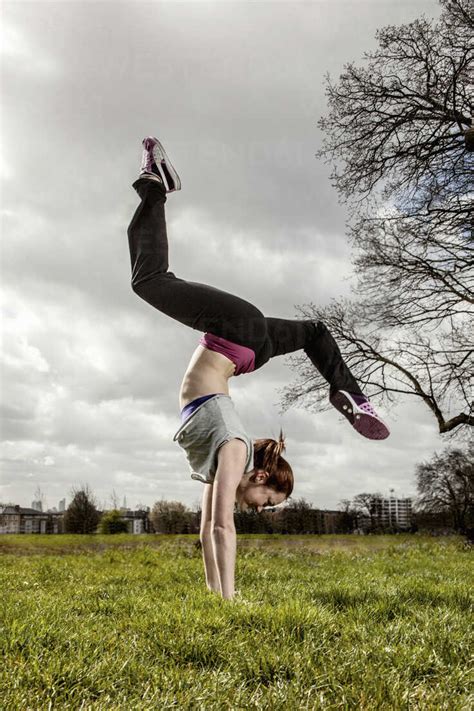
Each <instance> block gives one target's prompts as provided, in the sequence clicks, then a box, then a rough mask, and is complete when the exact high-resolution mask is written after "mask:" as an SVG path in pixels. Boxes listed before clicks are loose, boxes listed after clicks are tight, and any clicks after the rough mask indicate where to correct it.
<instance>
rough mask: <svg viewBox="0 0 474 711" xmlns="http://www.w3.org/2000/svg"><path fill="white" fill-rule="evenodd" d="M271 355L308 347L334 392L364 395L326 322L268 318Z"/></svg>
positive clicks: (316, 364)
mask: <svg viewBox="0 0 474 711" xmlns="http://www.w3.org/2000/svg"><path fill="white" fill-rule="evenodd" d="M266 321H267V333H268V337H269V340H270V341H271V344H272V346H271V356H270V357H271V358H273V357H275V356H279V355H285V354H286V353H293V352H295V351H298V350H304V352H305V353H306V355H307V356H308V358H309V359H310V360H311V362H312V363H313V365H314V366H315V367H316V368H317V370H318V371H319V372H320V373H321V375H322V376H323V378H325V380H327V382H328V383H329V392H330V394H333V393H335V392H336V391H337V390H347V391H348V392H351V393H355V394H362V391H361V389H360V388H359V385H358V384H357V380H356V379H355V378H354V376H353V375H352V373H351V371H350V370H349V368H348V366H347V365H346V363H345V362H344V360H343V358H342V355H341V351H340V350H339V347H338V345H337V343H336V341H335V340H334V338H333V337H332V335H331V333H330V332H329V330H328V329H327V328H326V326H325V325H324V323H323V322H322V321H316V322H315V321H304V320H301V321H298V320H291V319H279V318H268V317H267V319H266Z"/></svg>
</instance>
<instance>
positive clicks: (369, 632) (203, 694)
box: [0, 535, 474, 711]
mask: <svg viewBox="0 0 474 711" xmlns="http://www.w3.org/2000/svg"><path fill="white" fill-rule="evenodd" d="M196 540H197V537H196V536H130V535H118V536H87V537H86V536H38V535H37V536H26V535H25V536H7V535H4V536H2V537H1V539H0V551H1V553H2V555H1V557H0V566H1V581H2V584H1V595H2V621H1V628H2V629H1V630H0V638H1V640H2V642H1V644H2V655H3V660H2V661H3V663H2V664H0V708H1V709H2V710H3V709H5V710H8V711H9V710H10V709H11V710H15V711H17V710H21V711H23V710H27V709H32V710H34V711H37V710H39V709H45V710H46V709H51V710H53V709H81V710H85V709H104V710H105V709H107V711H109V710H110V709H124V710H127V711H131V710H132V709H133V710H134V709H137V710H138V709H140V711H144V710H148V709H150V710H151V709H153V710H155V709H156V710H158V711H161V710H162V709H206V711H207V710H208V709H212V710H214V709H232V711H233V710H234V709H242V710H243V709H245V710H246V711H248V710H250V709H281V710H282V711H283V709H284V710H285V711H288V710H289V711H292V710H293V709H294V710H295V711H296V710H298V711H299V709H367V710H370V711H373V710H374V709H377V710H378V709H387V710H388V709H390V711H391V710H392V709H410V710H411V709H423V710H425V709H433V710H436V711H440V710H442V709H446V711H455V710H457V709H463V710H464V709H465V710H466V711H467V709H471V708H472V707H473V705H474V694H473V679H472V672H470V670H472V660H471V661H470V659H469V651H470V647H471V649H472V642H470V640H472V636H473V635H472V632H473V629H472V597H471V596H470V590H472V589H473V582H474V581H473V577H474V576H473V567H472V553H471V552H470V551H469V550H468V548H467V547H466V546H465V545H464V543H463V541H462V539H460V538H456V537H452V538H442V539H430V538H423V537H421V536H376V537H356V536H287V537H284V536H241V537H239V542H238V549H239V550H238V560H237V576H236V577H237V588H238V589H239V591H240V594H239V596H238V598H237V599H236V600H235V601H224V600H222V599H221V598H220V597H218V596H217V595H215V594H213V593H211V592H209V591H207V590H206V588H205V586H204V582H203V566H202V562H201V554H200V551H198V550H197V549H196V547H195V546H194V542H195V541H196ZM470 674H471V675H470Z"/></svg>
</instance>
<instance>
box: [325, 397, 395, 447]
mask: <svg viewBox="0 0 474 711" xmlns="http://www.w3.org/2000/svg"><path fill="white" fill-rule="evenodd" d="M329 401H330V402H331V404H332V405H334V407H335V408H336V410H338V411H339V412H340V413H341V414H342V415H344V417H346V418H347V419H348V420H349V422H350V423H351V425H352V426H353V428H354V429H355V430H357V432H358V433H359V434H361V435H362V436H363V437H367V438H368V439H386V438H387V437H388V436H389V434H390V431H389V429H388V427H387V425H386V424H385V423H384V422H383V421H382V420H381V419H380V417H379V416H378V415H377V413H376V412H375V410H374V408H373V407H372V405H371V404H370V401H369V399H368V398H366V397H365V395H356V394H354V393H348V392H346V391H345V390H337V391H336V392H335V393H334V394H333V395H331V396H330V397H329Z"/></svg>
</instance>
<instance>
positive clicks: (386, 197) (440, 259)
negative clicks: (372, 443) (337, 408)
mask: <svg viewBox="0 0 474 711" xmlns="http://www.w3.org/2000/svg"><path fill="white" fill-rule="evenodd" d="M440 4H441V6H442V8H443V12H442V14H441V17H440V18H439V21H437V22H436V23H434V22H433V21H429V20H427V19H426V18H422V19H418V20H415V21H414V22H412V23H410V24H407V25H401V26H400V27H393V26H389V27H385V28H383V29H381V30H379V31H378V32H377V38H378V40H379V48H378V49H377V50H376V52H375V53H373V54H365V55H364V56H365V58H366V60H367V61H368V66H367V67H366V68H357V67H355V66H354V64H349V65H346V66H345V71H344V73H343V74H342V75H341V76H340V78H339V83H338V84H337V85H333V84H331V82H330V79H329V76H328V77H327V81H328V87H327V95H328V102H329V109H330V110H329V115H328V116H327V117H325V118H322V119H321V120H320V121H319V126H320V128H321V129H322V130H323V131H325V132H326V137H325V141H324V144H323V148H322V149H321V150H320V151H319V152H318V153H317V154H316V155H317V156H318V157H320V158H325V159H326V160H327V162H329V161H334V162H335V168H334V171H333V173H332V175H331V178H332V180H333V181H334V182H333V184H334V186H335V187H336V189H337V190H338V192H339V193H340V195H341V196H342V197H343V198H344V199H346V200H347V201H348V202H349V204H350V209H351V215H352V217H351V219H352V220H353V224H350V225H349V226H348V236H349V238H350V240H351V243H352V244H353V246H354V257H353V263H354V266H355V270H356V273H357V275H358V282H357V285H356V287H355V289H354V294H355V298H354V299H353V300H351V301H349V300H333V302H331V304H330V305H329V306H327V307H325V308H317V307H316V306H314V305H313V304H309V305H305V306H302V307H301V306H300V307H297V310H298V312H299V314H300V315H301V316H302V317H303V318H307V319H314V320H318V319H319V320H322V321H324V322H325V323H326V325H327V326H328V328H329V329H330V330H331V331H332V332H333V335H334V337H335V338H336V340H337V341H338V343H339V346H340V348H341V351H342V354H343V356H344V358H345V359H346V360H347V362H348V363H349V365H350V367H351V369H352V370H353V372H354V375H355V376H356V377H357V378H358V379H359V380H360V381H361V384H362V386H363V387H364V388H365V390H366V391H367V392H368V394H370V395H371V397H373V398H377V396H382V398H383V400H384V401H385V403H386V404H389V403H391V402H393V401H394V399H395V397H396V396H397V394H404V395H411V396H414V397H416V398H418V399H419V400H421V401H422V402H423V403H424V404H425V405H427V406H428V407H429V409H430V410H431V412H432V413H433V415H434V417H435V418H436V420H437V423H438V429H439V431H440V432H442V433H447V432H451V433H454V431H455V430H456V434H459V432H460V431H461V428H462V426H466V425H473V424H474V417H473V416H472V414H471V408H472V403H471V401H470V395H469V392H468V379H469V376H470V373H472V371H473V370H474V363H473V344H472V323H473V319H472V314H473V303H474V293H473V286H474V248H473V240H472V230H473V211H472V195H473V184H472V170H473V168H474V153H472V152H468V151H467V150H466V142H465V132H466V130H467V129H469V128H470V127H471V126H472V115H473V110H474V106H473V99H472V95H473V91H472V90H473V89H474V80H473V76H474V74H473V72H472V62H473V58H474V51H473V44H472V32H473V29H474V13H473V5H472V2H468V1H467V0H440ZM289 362H290V365H292V366H293V367H294V368H295V369H296V370H297V372H298V373H299V375H300V376H301V377H300V379H299V381H297V382H296V383H292V384H291V385H290V386H289V387H287V388H285V389H284V390H283V398H282V404H283V410H285V409H287V408H288V407H289V406H290V405H292V404H296V403H298V404H301V405H302V406H307V405H308V404H309V403H310V402H311V403H312V404H313V407H314V408H318V409H319V408H320V407H321V405H323V402H324V403H326V397H327V395H326V393H327V386H326V384H325V383H322V382H321V380H320V379H319V377H318V375H317V374H316V373H315V372H314V369H313V368H312V366H311V365H310V364H309V363H308V362H307V360H306V359H305V358H304V357H301V356H298V355H293V356H290V359H289ZM315 395H316V398H315Z"/></svg>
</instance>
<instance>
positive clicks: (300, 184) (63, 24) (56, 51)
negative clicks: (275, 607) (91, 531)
mask: <svg viewBox="0 0 474 711" xmlns="http://www.w3.org/2000/svg"><path fill="white" fill-rule="evenodd" d="M421 14H425V15H426V16H427V17H438V16H439V14H440V8H439V5H438V3H437V2H435V0H426V1H425V0H423V1H420V0H410V2H397V3H394V2H392V1H391V0H367V1H366V0H347V1H342V0H330V1H329V0H328V1H326V0H323V1H321V2H212V3H207V2H176V3H175V2H165V3H163V2H113V3H112V2H101V3H99V2H97V3H96V2H61V3H56V2H47V3H45V2H34V3H29V2H4V3H3V4H2V102H3V107H4V108H3V112H2V126H1V133H2V139H3V140H2V144H3V146H2V164H1V169H2V332H3V349H2V350H3V355H2V370H1V375H2V383H1V385H2V402H3V421H2V438H3V448H2V449H3V463H2V474H1V476H2V487H1V490H0V501H3V502H6V501H8V502H13V503H20V504H22V505H30V503H31V501H32V499H33V498H34V493H35V490H36V488H37V487H38V486H39V487H40V488H41V491H42V492H43V493H44V495H45V499H46V502H45V503H46V505H47V506H57V503H58V500H59V499H61V498H62V497H63V496H66V498H67V500H68V501H69V500H70V491H71V487H73V486H78V485H80V484H84V483H88V484H89V485H90V486H91V488H92V489H93V491H94V493H95V494H96V496H97V498H98V502H99V504H101V505H110V496H111V493H112V491H113V490H115V492H116V493H117V495H118V496H119V498H120V501H122V499H123V497H124V496H126V497H127V503H128V505H129V506H132V507H134V506H135V505H137V504H138V503H144V504H147V505H150V506H151V505H152V504H153V502H154V501H156V500H157V499H160V498H166V499H179V500H181V501H183V502H184V503H186V504H188V505H193V504H194V503H196V502H198V501H199V500H200V498H201V494H202V485H201V484H200V483H199V482H196V481H192V480H191V479H190V476H189V470H188V466H187V461H186V458H185V455H184V452H183V450H181V448H180V447H179V446H178V445H177V444H176V443H173V441H172V436H173V434H174V432H175V431H176V430H177V429H178V427H179V424H180V420H179V405H178V391H179V386H180V383H181V379H182V376H183V374H184V371H185V369H186V366H187V363H188V361H189V358H190V357H191V354H192V352H193V350H194V348H195V347H196V345H197V342H198V339H199V333H198V332H197V331H193V330H191V329H186V328H185V327H184V326H182V325H180V324H178V323H176V322H174V321H172V320H170V319H168V318H167V317H165V316H164V315H162V314H160V313H159V312H158V311H156V310H154V309H152V308H151V307H150V306H149V305H148V304H146V303H145V302H144V301H142V300H141V299H139V298H138V297H137V296H136V295H135V294H134V293H133V292H132V290H131V288H130V259H129V254H128V243H127V237H126V229H127V226H128V223H129V222H130V219H131V217H132V214H133V212H134V210H135V208H136V205H137V204H138V197H137V195H136V194H135V192H134V191H133V189H132V187H131V183H132V182H133V180H134V179H135V178H136V176H137V173H138V169H139V164H140V158H141V139H142V138H143V136H145V135H149V134H151V135H157V136H158V137H159V138H160V139H161V140H162V141H163V143H164V145H165V147H166V149H167V151H168V153H169V155H170V157H171V160H172V162H173V164H174V165H175V166H176V168H177V170H178V172H179V174H180V177H181V180H182V186H183V187H182V190H181V192H179V193H174V194H171V195H170V196H169V197H168V201H167V204H166V211H167V224H168V232H169V241H170V268H171V269H172V270H173V271H174V272H175V273H176V274H177V275H178V276H180V277H182V278H185V279H190V280H193V281H200V282H205V283H209V284H212V285H213V286H216V287H218V288H222V289H225V290H226V291H230V292H233V293H236V294H238V295H240V296H242V297H243V298H245V299H247V300H250V301H252V302H254V303H255V304H256V305H257V306H258V307H259V308H260V309H261V310H262V311H263V312H264V313H265V314H266V315H267V316H279V317H281V318H295V317H296V315H297V314H296V311H295V305H296V304H303V303H308V302H310V301H312V302H314V303H321V304H326V303H328V301H329V300H330V299H331V297H338V296H341V295H347V294H349V289H350V284H351V262H350V251H349V246H348V244H347V241H346V237H345V234H344V233H345V222H346V219H347V213H346V208H345V206H344V205H342V204H339V202H338V197H337V194H336V191H335V190H334V189H333V188H332V187H331V184H330V181H329V174H330V166H327V165H325V164H324V163H323V162H322V161H318V160H317V159H316V158H315V157H314V154H315V152H316V151H317V150H318V148H319V147H320V145H321V141H322V135H321V132H320V131H319V129H318V128H317V125H316V124H317V120H318V119H319V118H320V116H321V115H323V114H324V113H325V112H326V100H325V93H324V75H325V74H326V72H329V73H330V75H331V78H332V79H333V80H335V79H337V77H338V76H339V74H340V73H341V71H342V69H343V65H344V63H347V62H349V61H355V62H357V63H359V64H360V63H362V57H363V53H364V52H365V51H369V50H371V49H375V47H376V40H375V31H376V30H377V29H378V28H380V27H383V26H385V25H388V24H401V23H406V22H410V21H412V20H413V19H415V18H416V17H419V16H420V15H421ZM294 377H295V374H294V372H293V371H291V370H290V368H289V367H288V364H287V363H286V359H285V358H276V359H273V360H272V361H271V362H269V363H268V364H267V365H266V366H265V368H263V369H261V370H258V371H257V372H255V373H253V374H249V375H244V376H239V377H237V378H233V379H232V380H231V381H230V394H231V396H232V397H233V399H234V400H235V403H236V407H237V409H238V411H239V413H240V415H241V417H242V420H243V422H244V423H245V425H246V426H247V428H248V431H249V433H250V434H251V435H252V436H254V437H264V436H276V435H277V434H278V432H279V428H280V426H282V427H283V429H284V431H285V433H286V437H287V451H286V456H287V458H288V460H289V461H290V462H291V464H292V466H293V469H294V472H295V478H296V486H295V491H294V496H295V497H300V496H304V497H305V498H307V499H308V500H310V501H312V502H313V503H314V504H315V505H317V506H321V507H326V508H335V507H337V505H338V502H339V501H340V500H341V499H342V498H351V497H352V496H354V495H355V494H357V493H359V492H361V491H367V490H368V491H375V490H377V491H382V492H383V493H388V491H389V488H390V487H394V488H395V491H396V493H397V494H406V495H410V494H414V493H415V485H414V466H415V464H416V463H417V462H419V461H420V460H422V459H426V458H429V457H431V455H432V453H433V451H434V450H435V449H437V450H440V449H441V447H442V442H441V438H440V437H439V435H438V434H437V432H436V423H435V421H434V419H433V418H432V417H431V416H430V414H429V413H428V411H427V410H426V408H425V407H424V406H422V405H416V404H415V403H412V402H411V401H410V402H405V401H401V402H400V404H398V405H397V406H396V407H395V408H394V409H393V410H391V411H390V413H386V412H383V411H382V414H384V415H385V416H386V418H387V419H388V421H389V424H390V426H391V429H392V435H391V437H390V438H389V439H387V440H385V441H383V442H371V441H368V440H365V439H363V438H362V437H360V436H358V435H357V434H356V432H355V431H354V430H352V428H351V427H350V426H349V425H348V423H346V422H345V421H343V420H342V418H341V417H340V416H339V415H338V414H337V413H336V411H333V410H331V411H329V412H324V413H320V414H310V413H308V412H306V411H304V410H302V409H292V410H290V411H288V412H287V413H285V414H284V415H282V416H281V415H279V407H278V400H279V396H278V393H277V388H281V387H283V386H284V385H285V384H287V383H289V382H290V381H292V380H293V379H294Z"/></svg>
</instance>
